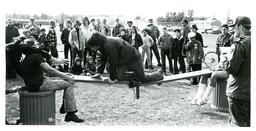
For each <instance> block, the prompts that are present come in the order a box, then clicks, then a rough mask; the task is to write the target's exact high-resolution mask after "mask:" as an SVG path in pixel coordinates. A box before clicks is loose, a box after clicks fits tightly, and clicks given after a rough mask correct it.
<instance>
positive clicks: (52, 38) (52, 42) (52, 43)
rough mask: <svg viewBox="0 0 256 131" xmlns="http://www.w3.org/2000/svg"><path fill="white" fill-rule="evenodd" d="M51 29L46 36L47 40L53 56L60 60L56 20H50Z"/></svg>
mask: <svg viewBox="0 0 256 131" xmlns="http://www.w3.org/2000/svg"><path fill="white" fill-rule="evenodd" d="M49 24H50V27H49V30H48V33H47V36H46V40H47V42H48V44H49V48H50V52H51V55H52V56H53V57H55V58H58V56H59V55H58V51H57V35H56V30H55V27H56V22H55V20H50V22H49Z"/></svg>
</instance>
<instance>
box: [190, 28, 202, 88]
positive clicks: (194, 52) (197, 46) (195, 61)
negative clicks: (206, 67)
mask: <svg viewBox="0 0 256 131" xmlns="http://www.w3.org/2000/svg"><path fill="white" fill-rule="evenodd" d="M188 38H189V42H188V43H187V44H186V45H185V49H186V58H187V64H188V66H189V68H191V69H192V71H197V70H201V69H202V59H203V57H204V50H203V47H202V44H201V43H200V41H198V40H196V33H194V32H190V33H189V34H188ZM192 84H193V85H197V84H198V78H197V77H194V78H193V81H192Z"/></svg>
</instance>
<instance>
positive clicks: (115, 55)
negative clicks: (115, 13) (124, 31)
mask: <svg viewBox="0 0 256 131" xmlns="http://www.w3.org/2000/svg"><path fill="white" fill-rule="evenodd" d="M86 44H87V46H88V47H90V48H91V49H92V50H94V51H98V54H97V55H98V56H97V69H96V74H95V75H93V76H92V77H93V78H96V77H99V76H100V75H101V74H103V71H104V69H105V66H106V63H107V62H108V64H109V69H108V72H109V75H110V78H109V83H115V82H117V81H123V80H127V77H126V76H127V75H125V72H126V71H133V72H134V73H135V75H136V77H137V78H138V79H139V80H140V81H141V82H142V83H147V82H153V81H158V80H162V79H163V78H164V77H163V74H162V71H158V72H154V73H151V74H148V75H146V74H145V73H144V69H143V64H142V58H141V54H140V52H139V51H138V50H136V49H135V48H134V47H133V46H131V45H130V44H129V43H127V42H126V41H124V40H123V39H121V38H119V37H106V36H104V35H102V34H100V33H99V32H93V33H92V35H91V36H90V37H89V38H88V39H87V42H86Z"/></svg>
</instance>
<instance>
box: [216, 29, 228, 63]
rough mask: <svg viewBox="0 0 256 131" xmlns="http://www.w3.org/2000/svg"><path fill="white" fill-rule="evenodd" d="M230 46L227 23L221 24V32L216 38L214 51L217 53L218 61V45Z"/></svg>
mask: <svg viewBox="0 0 256 131" xmlns="http://www.w3.org/2000/svg"><path fill="white" fill-rule="evenodd" d="M230 46H231V35H230V34H229V33H228V25H227V24H224V25H222V26H221V34H220V35H219V36H218V38H217V40H216V53H217V54H218V61H220V47H230Z"/></svg>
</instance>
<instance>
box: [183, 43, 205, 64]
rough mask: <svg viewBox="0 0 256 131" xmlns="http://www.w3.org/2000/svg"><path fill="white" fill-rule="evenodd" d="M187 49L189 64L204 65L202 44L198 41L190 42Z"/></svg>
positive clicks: (186, 46)
mask: <svg viewBox="0 0 256 131" xmlns="http://www.w3.org/2000/svg"><path fill="white" fill-rule="evenodd" d="M185 49H186V58H187V62H188V64H202V58H203V57H204V50H203V47H202V44H201V43H200V42H199V41H198V40H195V41H189V42H188V43H187V44H186V45H185Z"/></svg>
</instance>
